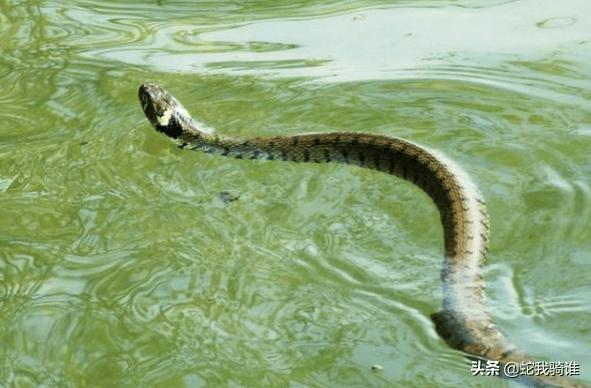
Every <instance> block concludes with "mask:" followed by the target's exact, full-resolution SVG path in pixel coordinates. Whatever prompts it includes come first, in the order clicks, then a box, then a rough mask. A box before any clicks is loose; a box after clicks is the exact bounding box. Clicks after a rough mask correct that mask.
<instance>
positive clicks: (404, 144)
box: [139, 83, 584, 387]
mask: <svg viewBox="0 0 591 388" xmlns="http://www.w3.org/2000/svg"><path fill="white" fill-rule="evenodd" d="M139 99H140V103H141V105H142V109H143V110H144V113H145V114H146V116H147V118H148V119H149V120H150V122H151V123H152V125H153V126H154V127H155V128H156V130H158V131H160V132H163V133H165V134H166V135H168V136H169V137H172V138H174V139H176V140H177V141H178V142H179V146H180V147H181V148H188V149H200V150H202V151H204V152H208V153H217V154H221V155H224V156H231V157H234V158H237V159H266V160H283V161H293V162H315V163H324V162H337V163H346V164H354V165H358V166H361V167H365V168H370V169H374V170H378V171H381V172H384V173H387V174H390V175H395V176H398V177H402V178H404V179H406V180H408V181H410V182H412V183H414V184H415V185H417V186H418V187H420V188H421V189H422V190H423V191H425V193H427V194H428V195H429V197H430V198H431V199H432V200H433V202H434V203H435V205H436V206H437V209H438V210H439V214H440V216H441V223H442V225H443V233H444V243H445V260H444V262H443V269H442V271H441V281H442V287H443V308H442V310H441V311H440V312H438V313H435V314H432V316H431V318H432V320H433V322H434V323H435V328H436V330H437V332H438V333H439V335H440V336H441V337H442V338H443V339H444V340H445V341H446V342H447V343H448V344H449V346H451V347H452V348H455V349H458V350H460V351H463V352H465V353H467V354H468V355H469V356H472V357H473V358H476V359H484V360H493V361H498V362H499V366H500V375H503V370H504V367H505V365H507V364H510V363H518V364H519V363H525V362H528V361H530V360H531V359H530V358H529V357H528V356H527V355H526V354H525V353H523V352H521V351H519V350H517V349H516V348H515V347H514V346H513V345H512V344H511V343H509V341H508V340H507V339H506V338H505V336H504V335H503V334H502V333H501V332H500V331H499V329H497V327H496V326H495V325H494V324H493V323H492V322H491V317H490V315H489V313H488V312H487V310H486V308H485V298H484V280H483V278H482V275H481V273H480V269H481V266H482V265H483V262H484V259H485V256H486V252H487V245H488V240H489V225H488V215H487V212H486V207H485V204H484V201H483V200H482V198H481V196H480V194H479V193H478V190H477V189H476V187H475V186H474V184H473V183H472V182H471V180H470V179H469V177H468V176H467V175H466V174H465V173H464V172H463V171H462V170H461V169H460V168H459V167H458V166H457V165H456V164H455V163H453V162H452V161H451V160H449V159H448V158H446V157H444V156H443V155H441V154H440V153H438V152H436V151H433V150H430V149H428V148H426V147H423V146H421V145H418V144H415V143H413V142H410V141H408V140H404V139H400V138H396V137H389V136H382V135H374V134H367V133H356V132H333V133H314V134H304V135H293V136H276V137H253V138H246V139H239V138H233V137H226V136H222V135H218V134H215V133H213V132H211V131H209V130H205V129H204V128H202V127H200V126H199V125H198V124H197V123H196V122H195V121H194V120H193V119H192V118H191V116H190V115H189V113H188V112H187V110H186V109H185V108H184V107H183V106H182V105H181V104H180V103H179V102H178V101H177V100H176V98H174V97H173V96H172V95H171V94H170V93H168V92H167V91H165V90H164V89H163V88H161V87H159V86H157V85H155V84H152V83H145V84H143V85H141V86H140V88H139ZM518 381H520V382H522V383H524V384H527V385H533V386H536V387H579V386H580V387H582V386H584V385H580V384H578V383H575V382H573V381H572V380H570V379H568V378H565V377H560V376H525V375H523V376H520V377H519V378H518Z"/></svg>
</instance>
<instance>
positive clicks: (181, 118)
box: [138, 82, 191, 138]
mask: <svg viewBox="0 0 591 388" xmlns="http://www.w3.org/2000/svg"><path fill="white" fill-rule="evenodd" d="M138 97H139V99H140V104H141V105H142V109H143V110H144V114H145V115H146V117H147V118H148V120H150V123H151V124H152V126H153V127H154V128H156V130H158V131H160V132H164V133H165V134H167V135H168V136H170V137H173V138H177V137H179V136H180V135H181V134H182V133H183V132H184V131H185V128H186V127H187V125H186V124H187V123H189V122H190V121H191V117H190V116H189V113H188V112H187V110H186V109H185V108H184V107H183V106H182V105H181V103H180V102H179V101H178V100H177V99H176V98H174V97H173V96H172V95H171V94H170V93H168V92H167V91H166V90H165V89H164V88H162V87H160V86H158V85H156V84H153V83H151V82H146V83H144V84H142V85H140V88H139V90H138Z"/></svg>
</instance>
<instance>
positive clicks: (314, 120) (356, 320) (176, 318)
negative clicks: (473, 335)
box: [0, 0, 591, 387]
mask: <svg viewBox="0 0 591 388" xmlns="http://www.w3.org/2000/svg"><path fill="white" fill-rule="evenodd" d="M0 52H1V54H2V55H1V56H0V80H1V84H0V85H1V86H0V341H1V342H2V343H3V346H2V347H0V382H2V383H3V384H5V385H6V386H23V387H28V386H41V385H46V386H105V387H107V386H109V387H111V386H187V387H193V386H287V385H291V386H392V385H399V386H432V387H438V386H442V385H449V386H458V385H464V384H468V385H473V386H490V387H493V386H494V387H496V386H499V385H508V384H509V383H508V382H506V381H501V380H498V379H494V378H474V377H471V376H470V366H469V364H468V362H467V361H466V359H465V358H464V357H463V356H462V354H460V353H459V352H457V351H454V350H452V349H450V348H449V347H448V346H447V345H446V344H445V343H444V342H443V341H442V340H441V339H440V338H439V337H438V336H437V334H436V333H435V331H434V328H433V325H432V323H431V321H430V319H429V315H430V314H431V313H433V312H435V311H437V310H438V309H439V307H440V304H441V291H440V284H439V269H440V265H441V262H442V237H441V234H442V233H441V227H440V226H439V223H438V215H437V214H436V210H435V207H434V206H433V205H432V204H431V203H430V201H429V199H428V198H427V196H426V195H424V194H423V193H421V192H420V190H418V189H416V188H414V187H412V185H410V184H408V183H406V182H403V181H401V180H398V179H394V178H392V177H389V176H382V175H380V174H378V173H376V172H373V171H366V170H362V169H358V168H354V167H343V166H336V165H296V164H290V163H264V162H258V161H243V160H242V161H241V160H230V159H225V158H222V157H214V156H211V155H203V154H200V153H197V152H188V151H184V150H180V149H177V148H175V147H174V145H173V144H171V143H170V142H169V141H168V139H166V138H165V137H163V136H162V135H160V134H158V133H155V132H154V131H153V130H152V129H151V128H150V127H149V124H148V122H147V120H145V118H144V117H143V114H142V112H141V109H140V107H139V104H138V102H137V97H136V90H137V87H138V85H139V84H140V83H141V82H144V81H146V80H152V81H155V82H158V83H160V84H162V85H164V86H166V87H167V88H168V89H169V90H171V91H172V92H173V93H174V94H175V95H176V96H177V97H178V98H179V99H180V100H181V101H183V102H184V103H185V105H186V106H187V108H188V109H189V110H190V111H191V112H192V113H193V114H194V115H195V116H196V117H198V118H199V120H201V121H203V122H204V123H206V124H207V125H209V126H211V127H213V128H215V129H216V130H218V131H220V132H223V133H225V134H231V135H240V136H252V135H276V134H296V133H304V132H311V131H320V132H329V131H337V130H338V131H349V130H351V131H352V130H357V131H367V132H371V133H379V134H386V135H394V136H401V137H405V138H408V139H411V140H414V141H416V142H419V143H421V144H425V145H427V146H430V147H433V148H436V149H438V150H441V151H442V152H444V153H445V154H447V155H448V156H450V157H451V158H453V159H454V160H456V161H457V162H458V163H459V164H460V165H462V166H463V167H464V168H465V169H466V171H467V172H468V173H469V174H470V175H471V176H472V178H473V179H474V181H475V182H476V183H477V185H478V186H479V187H480V190H481V191H482V193H483V196H484V197H485V199H486V201H487V203H488V205H489V212H490V215H491V225H492V246H491V251H490V254H489V257H488V261H487V264H486V266H485V268H484V274H485V277H486V281H487V284H488V288H487V293H488V297H489V307H490V311H491V313H492V315H493V316H494V319H495V322H496V323H497V324H498V326H499V327H500V328H501V329H502V330H503V331H504V332H505V333H507V335H508V336H509V337H510V338H511V339H512V340H513V341H514V342H515V343H516V344H518V345H519V346H520V347H522V348H523V349H525V350H526V351H527V352H528V353H530V354H531V355H532V356H534V357H535V358H536V359H538V360H547V361H576V362H579V363H580V365H581V376H579V379H580V380H581V381H585V382H587V383H591V364H590V362H591V351H590V349H591V330H590V328H589V322H591V303H590V302H589V301H590V300H591V288H590V287H589V278H590V277H591V260H590V257H589V251H590V250H591V186H590V181H589V177H590V176H591V156H590V155H591V145H590V142H591V75H590V74H591V54H590V53H591V4H590V3H589V2H588V1H584V0H568V1H563V2H560V4H559V3H558V2H555V1H551V0H536V1H533V0H521V1H469V0H464V1H426V0H425V1H388V2H386V1H358V2H348V1H291V2H277V1H262V0H259V1H250V2H230V1H217V2H206V1H199V2H183V1H177V2H173V1H166V0H162V1H157V2H156V1H154V2H146V1H132V2H109V3H105V2H98V1H90V0H84V1H65V2H56V3H52V2H44V1H30V0H29V1H16V0H13V1H2V0H0ZM223 191H228V192H231V193H236V194H237V195H239V199H238V200H237V201H234V202H231V203H228V204H226V203H224V202H223V201H222V200H221V199H220V193H221V192H223ZM373 364H379V365H382V366H383V368H384V370H383V371H382V372H381V373H374V372H372V371H371V369H370V367H371V365H373Z"/></svg>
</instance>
